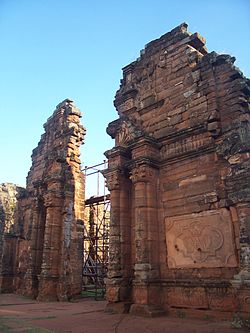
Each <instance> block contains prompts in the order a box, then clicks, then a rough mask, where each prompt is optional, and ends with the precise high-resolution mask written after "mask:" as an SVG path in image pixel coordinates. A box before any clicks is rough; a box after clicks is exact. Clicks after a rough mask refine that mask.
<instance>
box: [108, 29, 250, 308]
mask: <svg viewBox="0 0 250 333" xmlns="http://www.w3.org/2000/svg"><path fill="white" fill-rule="evenodd" d="M234 61H235V59H234V58H233V57H231V56H229V55H218V54H216V53H215V52H211V53H208V51H207V49H206V47H205V39H204V38H203V37H201V36H200V35H199V34H197V33H195V34H191V33H189V32H188V31H187V25H186V24H182V25H180V26H179V27H177V28H175V29H174V30H172V31H171V32H169V33H167V34H165V35H163V36H162V37H160V38H159V39H157V40H154V41H152V42H150V43H149V44H147V45H146V47H145V49H144V50H143V51H142V52H141V55H140V58H138V59H137V60H136V61H134V62H133V63H131V64H129V65H128V66H126V67H125V68H123V78H122V80H121V85H120V88H119V90H118V91H117V93H116V97H115V101H114V104H115V106H116V109H117V112H118V114H119V118H118V119H117V120H115V121H113V122H111V123H110V124H109V126H108V128H107V132H108V134H109V135H110V136H111V137H112V138H113V139H115V146H114V148H112V149H111V150H109V151H107V152H106V156H107V157H108V160H109V166H108V169H107V170H106V171H105V172H104V173H105V176H106V179H107V184H108V187H109V189H110V191H111V194H110V195H111V207H112V211H111V230H110V234H111V236H110V265H109V279H108V282H107V283H108V288H107V295H108V300H109V302H110V303H112V302H124V303H129V302H130V303H134V305H133V306H132V308H131V309H132V312H133V309H137V310H136V311H138V309H139V308H140V307H141V308H144V310H145V311H147V310H146V309H148V308H149V307H150V306H151V305H156V306H158V305H159V306H161V307H163V308H165V309H168V310H169V311H170V310H171V309H172V308H191V309H205V310H206V309H207V310H211V311H214V313H216V311H217V310H220V311H222V312H223V311H224V313H226V312H231V313H232V312H250V309H249V304H248V298H247V297H246V298H243V297H242V296H241V295H243V294H245V295H248V293H249V282H250V281H249V276H250V275H249V269H250V261H249V253H250V251H249V249H250V244H249V227H248V226H249V216H250V214H249V201H250V197H249V189H250V186H249V179H250V177H249V118H250V116H249V110H250V108H249V106H250V101H249V96H250V82H249V80H248V79H246V78H245V77H244V76H243V74H242V73H241V72H240V71H239V70H238V69H237V68H236V67H234V65H233V63H234ZM144 310H142V312H143V311H144ZM145 311H144V312H145Z"/></svg>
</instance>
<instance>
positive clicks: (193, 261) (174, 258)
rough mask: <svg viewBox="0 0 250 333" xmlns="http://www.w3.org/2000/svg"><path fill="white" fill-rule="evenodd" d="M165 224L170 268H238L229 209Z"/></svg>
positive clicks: (186, 217)
mask: <svg viewBox="0 0 250 333" xmlns="http://www.w3.org/2000/svg"><path fill="white" fill-rule="evenodd" d="M165 224H166V242H167V252H168V258H167V261H168V266H169V268H201V267H207V268H208V267H236V266H237V260H236V256H235V249H234V242H233V230H232V222H231V217H230V213H229V212H228V211H227V209H221V210H218V211H215V210H211V211H205V212H202V213H193V214H189V215H182V216H175V217H168V218H166V219H165Z"/></svg>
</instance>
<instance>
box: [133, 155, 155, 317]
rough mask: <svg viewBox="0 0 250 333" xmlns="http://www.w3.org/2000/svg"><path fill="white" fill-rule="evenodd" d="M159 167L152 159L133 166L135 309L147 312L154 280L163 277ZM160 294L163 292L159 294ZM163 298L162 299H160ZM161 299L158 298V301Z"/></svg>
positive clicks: (134, 310)
mask: <svg viewBox="0 0 250 333" xmlns="http://www.w3.org/2000/svg"><path fill="white" fill-rule="evenodd" d="M157 173H158V171H157V169H156V168H155V167H154V166H152V165H151V164H150V162H149V161H147V160H146V161H142V162H141V164H139V163H135V165H134V166H133V169H132V170H131V176H130V178H131V180H132V183H133V193H134V230H135V233H134V238H135V263H134V280H133V300H134V302H135V304H133V305H132V307H131V312H132V313H138V312H139V313H141V312H143V313H144V314H146V313H147V312H150V311H151V310H150V305H154V299H152V298H150V294H151V291H152V288H153V289H154V294H155V295H156V294H157V290H156V289H155V287H154V286H151V287H150V282H152V281H153V280H154V279H156V278H158V277H159V268H158V264H157V262H158V258H157V255H158V216H157V181H158V175H157ZM158 296H159V295H158ZM158 301H159V299H158ZM156 303H157V302H156Z"/></svg>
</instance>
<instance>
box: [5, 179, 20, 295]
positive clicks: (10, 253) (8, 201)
mask: <svg viewBox="0 0 250 333" xmlns="http://www.w3.org/2000/svg"><path fill="white" fill-rule="evenodd" d="M23 191H24V189H23V188H22V187H19V186H16V185H14V184H11V183H3V184H1V185H0V273H1V275H0V290H1V291H4V292H12V291H13V274H14V271H13V269H14V267H13V262H14V260H15V248H16V242H17V235H16V224H15V209H16V204H17V197H18V196H19V195H20V194H21V193H22V192H23ZM3 277H4V278H3Z"/></svg>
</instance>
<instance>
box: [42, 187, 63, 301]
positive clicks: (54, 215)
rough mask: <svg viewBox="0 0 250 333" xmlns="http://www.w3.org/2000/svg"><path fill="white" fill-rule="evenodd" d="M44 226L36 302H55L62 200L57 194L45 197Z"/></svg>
mask: <svg viewBox="0 0 250 333" xmlns="http://www.w3.org/2000/svg"><path fill="white" fill-rule="evenodd" d="M44 204H45V207H46V225H45V231H44V247H43V259H42V267H41V274H40V278H39V294H38V298H37V299H38V300H57V285H58V279H59V263H60V260H61V258H60V248H61V241H62V239H61V238H62V224H61V212H62V198H61V196H60V194H59V193H56V192H48V193H47V194H46V195H45V202H44Z"/></svg>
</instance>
